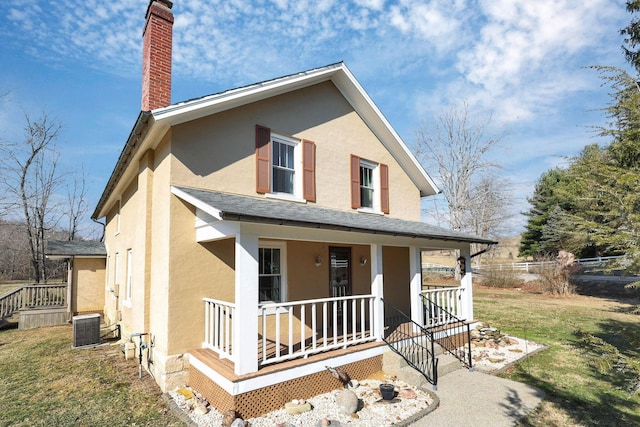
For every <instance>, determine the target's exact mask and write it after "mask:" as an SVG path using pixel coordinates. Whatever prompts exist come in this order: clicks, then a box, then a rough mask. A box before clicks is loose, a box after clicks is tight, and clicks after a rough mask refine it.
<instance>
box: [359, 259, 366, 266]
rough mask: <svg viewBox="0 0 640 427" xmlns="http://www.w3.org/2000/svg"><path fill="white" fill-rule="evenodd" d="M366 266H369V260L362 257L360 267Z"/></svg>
mask: <svg viewBox="0 0 640 427" xmlns="http://www.w3.org/2000/svg"><path fill="white" fill-rule="evenodd" d="M365 265H367V258H366V257H360V267H364V266H365Z"/></svg>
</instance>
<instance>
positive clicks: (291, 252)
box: [172, 187, 478, 396]
mask: <svg viewBox="0 0 640 427" xmlns="http://www.w3.org/2000/svg"><path fill="white" fill-rule="evenodd" d="M172 192H173V194H174V195H176V196H177V197H178V198H179V199H181V200H182V201H183V202H186V203H188V204H189V205H191V206H192V209H193V208H195V209H193V210H192V211H193V212H194V213H195V240H196V242H197V243H198V244H200V245H203V246H205V247H207V249H208V251H209V252H211V253H214V254H217V255H216V256H217V257H219V256H221V255H220V254H222V256H223V257H224V258H225V263H226V266H227V267H230V268H231V269H232V272H233V274H232V276H230V277H229V279H231V280H226V281H223V282H220V283H216V286H215V287H214V288H211V291H210V293H209V295H205V296H204V298H203V299H202V300H201V304H202V306H201V307H200V308H198V309H199V310H203V313H204V315H203V317H202V318H203V323H204V324H203V325H202V331H203V339H202V345H201V348H198V349H193V350H192V351H190V352H189V354H190V362H189V363H190V366H191V371H190V372H196V371H197V372H198V376H199V378H206V380H203V381H207V384H209V385H208V386H206V387H209V388H214V389H215V392H212V394H215V393H217V392H218V391H219V392H224V393H225V394H226V395H228V396H237V395H240V394H246V393H250V392H253V391H255V390H259V389H260V388H264V387H271V386H275V385H276V384H287V386H290V384H289V382H291V381H306V380H304V378H307V377H309V378H311V377H314V376H316V375H325V374H326V366H352V368H353V369H355V371H358V370H361V369H365V370H366V369H370V368H369V367H367V366H375V367H377V369H380V366H379V362H378V361H377V360H378V359H380V358H381V355H382V354H383V353H384V352H385V351H386V349H387V347H386V345H385V339H387V338H388V337H390V336H393V335H394V334H395V335H398V334H396V331H397V330H399V328H402V330H403V332H402V336H403V337H405V338H403V339H405V340H406V339H408V338H407V337H412V336H413V335H415V336H419V335H425V331H424V328H425V327H429V328H435V327H445V326H447V325H448V324H450V323H451V321H452V319H455V318H457V319H462V320H471V319H473V304H472V297H473V295H472V283H471V272H470V270H467V269H466V268H464V269H463V271H462V273H461V275H460V279H459V281H458V282H457V283H456V286H446V285H443V286H442V287H441V288H433V287H430V288H424V287H423V283H422V252H423V250H450V251H454V252H456V254H457V256H459V257H461V258H463V259H464V260H466V262H465V263H464V265H467V266H468V265H470V262H469V261H470V255H471V254H470V243H471V242H477V241H478V240H477V238H474V237H473V236H467V235H464V234H461V233H454V232H450V231H448V230H443V229H440V228H437V227H433V226H429V225H427V224H423V223H418V222H411V221H404V220H398V219H392V218H388V217H383V216H379V215H372V214H362V213H350V212H342V211H334V210H330V209H325V208H319V207H315V206H307V205H303V204H296V203H283V202H273V201H268V200H264V199H256V198H252V197H246V196H238V195H230V194H225V193H217V192H211V191H204V190H195V189H188V188H183V187H172ZM225 251H227V252H225ZM230 251H232V254H229V253H228V252H230ZM212 260H213V259H212ZM391 307H393V310H394V312H393V313H392V312H390V308H391ZM398 313H400V314H401V315H402V316H403V320H402V321H399V320H398V319H397V315H398ZM407 325H408V326H407ZM429 333H430V332H429ZM432 338H433V337H431V336H430V337H429V339H430V340H431V341H433V339H432ZM430 345H431V346H432V345H433V344H430ZM353 364H355V365H353ZM223 372H224V374H223ZM190 376H191V373H190ZM194 381H196V382H197V381H200V380H194ZM323 381H324V380H323ZM307 385H309V384H307Z"/></svg>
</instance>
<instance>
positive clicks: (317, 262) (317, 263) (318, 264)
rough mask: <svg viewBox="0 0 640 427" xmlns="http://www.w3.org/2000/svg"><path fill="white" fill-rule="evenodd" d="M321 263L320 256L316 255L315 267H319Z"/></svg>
mask: <svg viewBox="0 0 640 427" xmlns="http://www.w3.org/2000/svg"><path fill="white" fill-rule="evenodd" d="M321 265H322V257H321V256H320V255H318V256H317V257H316V267H320V266H321Z"/></svg>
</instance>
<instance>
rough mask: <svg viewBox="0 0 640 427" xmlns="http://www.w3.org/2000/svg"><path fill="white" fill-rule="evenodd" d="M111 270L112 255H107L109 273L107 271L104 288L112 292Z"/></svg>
mask: <svg viewBox="0 0 640 427" xmlns="http://www.w3.org/2000/svg"><path fill="white" fill-rule="evenodd" d="M110 269H111V255H107V268H106V270H107V271H105V276H106V277H105V281H104V288H105V289H106V290H108V291H109V290H111V288H110V287H109V280H111V271H110Z"/></svg>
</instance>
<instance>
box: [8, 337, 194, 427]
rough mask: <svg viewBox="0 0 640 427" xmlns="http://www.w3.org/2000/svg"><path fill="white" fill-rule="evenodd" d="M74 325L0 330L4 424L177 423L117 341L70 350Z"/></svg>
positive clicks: (153, 384)
mask: <svg viewBox="0 0 640 427" xmlns="http://www.w3.org/2000/svg"><path fill="white" fill-rule="evenodd" d="M71 337H72V329H71V327H70V326H66V325H65V326H56V327H50V328H41V329H32V330H28V331H20V330H17V329H9V330H0V408H2V409H1V410H0V426H132V425H137V426H179V425H183V424H182V423H181V422H180V421H179V420H178V419H177V418H176V417H174V416H173V415H172V414H171V413H170V412H168V410H167V406H166V404H165V403H164V401H163V399H162V393H161V392H160V389H159V388H158V386H157V385H156V383H155V381H154V380H153V379H152V378H150V377H149V375H148V374H146V373H145V375H144V377H143V379H142V380H140V379H139V378H138V375H137V373H138V370H137V364H136V363H135V362H134V361H132V360H128V361H125V360H124V357H123V356H122V355H121V353H120V347H119V346H109V347H99V348H93V349H75V350H73V349H71V341H72V339H71Z"/></svg>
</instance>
